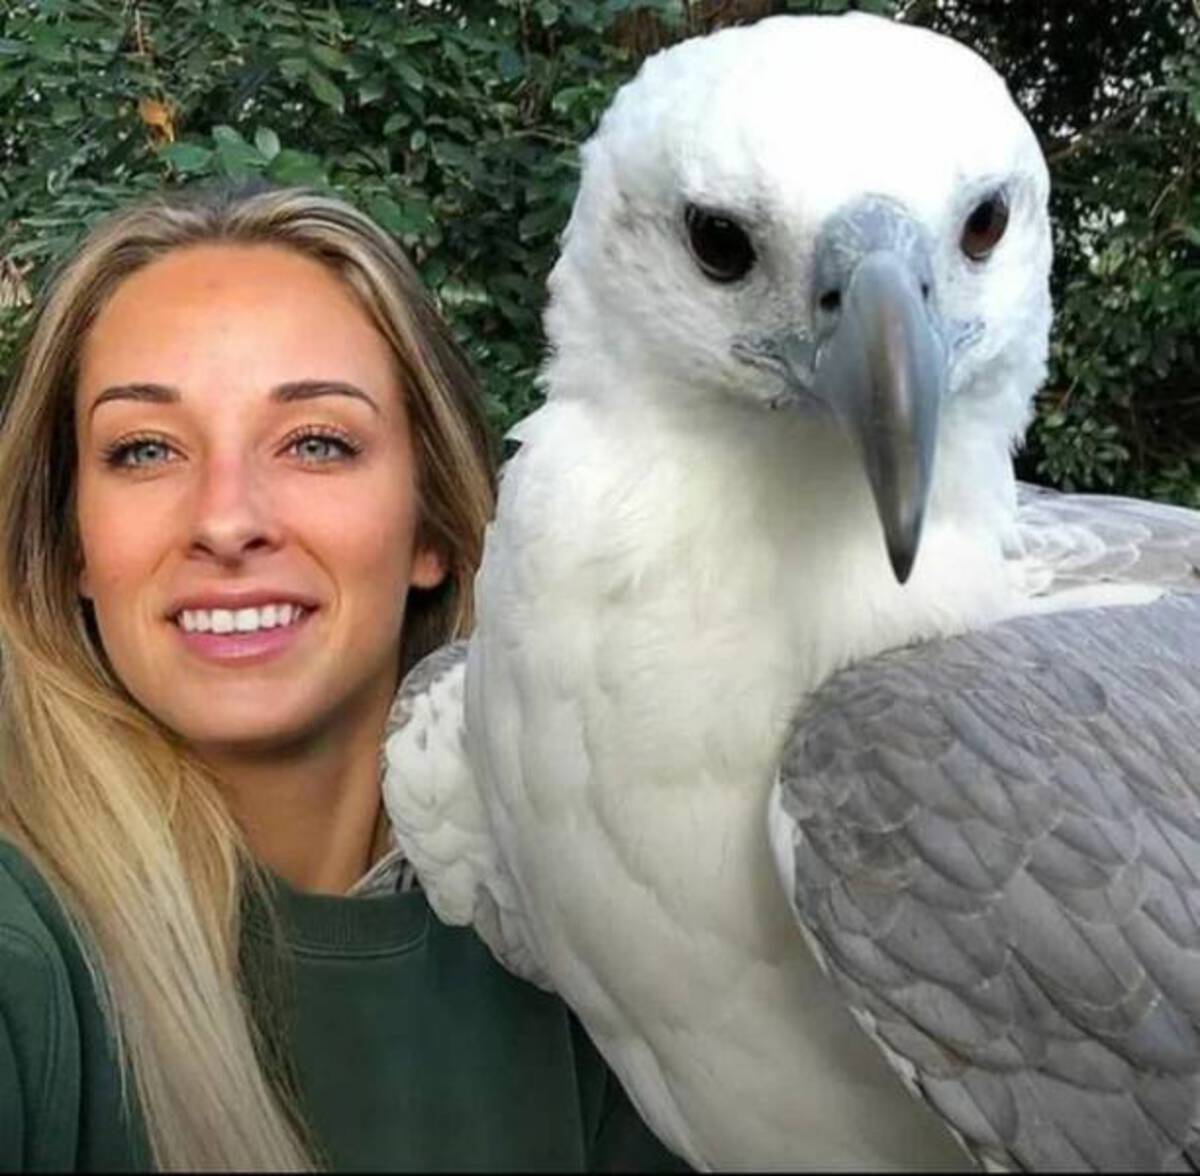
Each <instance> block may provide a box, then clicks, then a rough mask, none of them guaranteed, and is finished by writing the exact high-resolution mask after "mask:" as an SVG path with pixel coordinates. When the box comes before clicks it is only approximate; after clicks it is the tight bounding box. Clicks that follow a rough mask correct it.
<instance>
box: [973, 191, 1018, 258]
mask: <svg viewBox="0 0 1200 1176" xmlns="http://www.w3.org/2000/svg"><path fill="white" fill-rule="evenodd" d="M1007 228H1008V200H1007V198H1006V197H1005V195H1004V193H1003V192H993V193H992V194H991V195H990V196H989V197H988V198H987V199H986V200H981V201H980V202H979V203H978V204H977V205H976V206H975V209H974V211H973V212H972V213H971V215H970V216H969V217H967V221H966V224H964V225H963V231H962V251H963V252H964V253H965V254H966V255H967V256H968V257H969V258H970V259H971V260H972V261H983V260H984V259H985V258H986V257H988V255H989V254H990V253H991V252H992V250H993V249H995V248H996V246H997V245H999V244H1000V238H1001V237H1003V236H1004V230H1005V229H1007Z"/></svg>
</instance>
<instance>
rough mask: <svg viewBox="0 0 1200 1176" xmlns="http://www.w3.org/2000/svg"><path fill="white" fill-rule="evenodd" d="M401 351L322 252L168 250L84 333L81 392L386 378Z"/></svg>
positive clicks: (212, 247) (232, 247)
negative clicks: (146, 385) (141, 384)
mask: <svg viewBox="0 0 1200 1176" xmlns="http://www.w3.org/2000/svg"><path fill="white" fill-rule="evenodd" d="M394 367H395V364H394V358H393V356H392V353H391V348H390V347H389V345H388V343H387V341H386V340H385V339H384V338H383V336H382V335H381V334H380V333H379V331H378V330H377V328H376V327H375V324H374V322H373V321H372V319H371V317H370V315H369V314H368V313H367V311H366V309H365V308H364V307H363V306H362V304H361V303H360V302H359V300H358V297H357V295H355V294H354V292H353V291H352V290H351V289H350V288H349V287H348V286H347V285H346V283H345V282H344V281H343V280H342V279H341V278H340V277H338V276H337V275H336V274H334V273H333V272H332V271H331V270H330V269H329V268H328V267H326V266H325V265H323V264H322V263H320V262H318V261H315V260H313V259H312V258H310V257H307V256H305V255H303V254H301V253H299V252H297V251H295V250H292V249H289V248H287V247H284V246H279V245H274V244H250V245H245V244H240V243H239V244H232V243H231V244H225V243H220V244H204V245H195V246H188V247H186V248H179V249H176V250H173V251H171V252H170V253H168V254H166V255H165V256H163V257H161V258H159V259H157V260H155V261H154V262H151V263H150V264H149V265H147V266H145V267H144V268H143V269H140V270H138V271H137V272H135V273H134V274H132V275H130V276H129V277H128V278H126V279H125V280H124V281H123V282H122V283H121V284H120V285H119V286H118V287H117V288H116V290H115V291H114V292H113V294H112V295H111V297H110V298H109V299H108V300H107V302H106V303H105V305H104V306H103V308H102V309H101V311H100V314H99V315H98V316H97V318H96V321H95V323H94V325H93V327H92V329H91V330H90V331H89V333H88V336H87V338H86V339H85V341H84V345H83V349H82V354H81V362H80V379H79V389H78V391H79V393H80V395H82V396H84V397H85V398H88V397H94V396H96V395H98V394H99V393H100V391H101V390H102V388H103V387H105V386H108V385H111V384H115V383H123V382H137V381H151V380H153V381H156V382H160V383H168V384H171V385H173V386H174V385H179V386H182V387H183V388H184V389H186V388H187V387H188V386H189V385H192V384H196V385H202V386H203V385H211V384H213V383H214V382H218V383H223V384H226V385H228V384H233V385H238V386H242V385H247V384H249V385H253V384H260V385H261V384H270V385H271V386H274V385H277V384H279V383H283V382H287V381H289V380H299V379H314V378H320V379H335V378H336V379H342V380H349V381H355V380H359V381H367V382H369V383H373V384H378V383H380V382H381V381H383V380H385V379H387V380H390V378H391V377H392V375H393V373H394Z"/></svg>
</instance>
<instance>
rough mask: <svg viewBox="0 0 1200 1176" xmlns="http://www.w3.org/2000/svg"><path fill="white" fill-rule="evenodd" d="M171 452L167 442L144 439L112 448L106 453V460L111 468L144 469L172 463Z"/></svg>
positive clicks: (149, 438)
mask: <svg viewBox="0 0 1200 1176" xmlns="http://www.w3.org/2000/svg"><path fill="white" fill-rule="evenodd" d="M171 452H172V450H171V447H170V446H169V445H168V444H167V443H166V442H165V441H158V440H155V439H154V438H153V437H144V438H141V439H140V440H134V441H125V442H120V443H118V444H116V445H114V446H112V447H111V448H109V449H108V450H107V451H106V452H105V454H104V460H105V461H106V462H107V463H108V464H109V465H111V466H117V467H120V468H123V469H144V468H145V467H146V466H152V465H161V464H162V463H163V462H165V461H170V459H171Z"/></svg>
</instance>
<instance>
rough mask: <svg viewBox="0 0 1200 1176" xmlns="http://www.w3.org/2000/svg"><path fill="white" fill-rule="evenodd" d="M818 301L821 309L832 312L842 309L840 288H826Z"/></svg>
mask: <svg viewBox="0 0 1200 1176" xmlns="http://www.w3.org/2000/svg"><path fill="white" fill-rule="evenodd" d="M818 301H819V305H820V307H821V309H822V310H824V311H826V312H828V313H829V314H833V313H834V312H835V311H839V310H841V309H842V292H841V291H840V290H826V291H825V293H824V294H822V295H821V297H820V299H819V300H818Z"/></svg>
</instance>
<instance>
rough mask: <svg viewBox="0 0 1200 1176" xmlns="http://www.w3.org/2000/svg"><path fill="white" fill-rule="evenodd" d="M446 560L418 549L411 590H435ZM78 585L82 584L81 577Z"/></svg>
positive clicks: (429, 550) (435, 550)
mask: <svg viewBox="0 0 1200 1176" xmlns="http://www.w3.org/2000/svg"><path fill="white" fill-rule="evenodd" d="M447 563H448V561H447V559H446V557H445V555H444V554H443V553H442V552H441V551H440V550H439V549H438V548H436V547H418V548H417V552H416V555H414V556H413V562H412V569H411V571H410V572H409V577H408V583H409V587H411V588H436V587H437V586H438V585H439V584H440V583H441V582H442V581H443V580H444V579H445V578H446V572H447ZM80 583H81V584H82V583H83V579H82V575H81V577H80Z"/></svg>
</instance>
